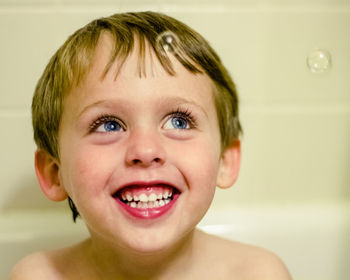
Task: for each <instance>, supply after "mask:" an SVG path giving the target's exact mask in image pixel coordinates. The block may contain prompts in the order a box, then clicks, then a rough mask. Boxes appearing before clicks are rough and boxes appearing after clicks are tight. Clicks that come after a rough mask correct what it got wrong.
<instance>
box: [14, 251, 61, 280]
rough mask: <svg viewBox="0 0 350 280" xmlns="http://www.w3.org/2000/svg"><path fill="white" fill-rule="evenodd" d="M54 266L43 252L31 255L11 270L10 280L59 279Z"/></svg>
mask: <svg viewBox="0 0 350 280" xmlns="http://www.w3.org/2000/svg"><path fill="white" fill-rule="evenodd" d="M55 274H56V273H55V268H54V264H53V263H52V260H51V258H50V256H49V255H48V254H47V253H45V252H38V253H34V254H31V255H29V256H27V257H25V258H23V259H22V260H20V261H19V262H18V263H17V264H16V265H15V266H14V267H13V269H12V272H11V275H10V280H32V279H33V280H34V279H53V280H55V279H59V278H58V276H57V275H55Z"/></svg>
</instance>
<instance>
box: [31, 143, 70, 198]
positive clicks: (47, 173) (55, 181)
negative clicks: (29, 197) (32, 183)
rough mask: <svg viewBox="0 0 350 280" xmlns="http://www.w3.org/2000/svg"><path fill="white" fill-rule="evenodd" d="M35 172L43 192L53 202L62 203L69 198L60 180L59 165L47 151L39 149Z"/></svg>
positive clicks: (36, 156) (36, 154)
mask: <svg viewBox="0 0 350 280" xmlns="http://www.w3.org/2000/svg"><path fill="white" fill-rule="evenodd" d="M35 172H36V176H37V178H38V181H39V184H40V187H41V190H42V191H43V193H44V194H45V195H46V196H47V197H48V198H49V199H51V200H53V201H62V200H65V199H66V198H67V197H68V194H67V192H66V190H65V189H64V188H63V186H62V185H61V182H60V178H59V163H58V162H57V160H56V159H55V158H54V157H52V156H51V155H50V154H49V153H48V152H47V151H45V150H42V149H37V150H36V152H35Z"/></svg>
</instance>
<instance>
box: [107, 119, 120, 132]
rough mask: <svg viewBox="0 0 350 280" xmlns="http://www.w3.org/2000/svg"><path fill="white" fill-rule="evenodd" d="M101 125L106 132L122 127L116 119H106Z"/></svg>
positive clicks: (118, 129)
mask: <svg viewBox="0 0 350 280" xmlns="http://www.w3.org/2000/svg"><path fill="white" fill-rule="evenodd" d="M103 127H104V129H105V130H106V131H107V132H113V131H120V130H121V129H122V127H121V125H120V124H119V123H118V122H116V121H107V122H105V123H104V124H103Z"/></svg>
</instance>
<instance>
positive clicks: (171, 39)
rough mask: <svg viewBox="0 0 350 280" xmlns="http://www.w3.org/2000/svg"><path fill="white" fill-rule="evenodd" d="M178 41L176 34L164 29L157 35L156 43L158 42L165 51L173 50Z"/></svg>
mask: <svg viewBox="0 0 350 280" xmlns="http://www.w3.org/2000/svg"><path fill="white" fill-rule="evenodd" d="M178 42H179V39H178V37H177V35H176V34H174V33H173V32H171V31H164V32H163V33H161V34H159V36H158V37H157V44H159V45H160V47H161V48H162V49H163V50H164V51H165V52H172V53H173V52H175V50H176V49H177V46H178Z"/></svg>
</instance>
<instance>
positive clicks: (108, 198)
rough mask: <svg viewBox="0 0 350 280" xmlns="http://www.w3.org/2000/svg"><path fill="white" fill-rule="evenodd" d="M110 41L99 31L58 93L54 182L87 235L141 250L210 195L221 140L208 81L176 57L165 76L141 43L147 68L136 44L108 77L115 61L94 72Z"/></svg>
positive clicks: (190, 216)
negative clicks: (89, 60)
mask: <svg viewBox="0 0 350 280" xmlns="http://www.w3.org/2000/svg"><path fill="white" fill-rule="evenodd" d="M110 51H111V41H110V39H109V37H108V36H107V35H104V36H102V37H101V39H100V42H99V45H98V48H97V51H96V55H95V59H94V64H93V66H92V68H91V70H90V72H89V73H88V74H87V76H86V79H84V81H82V82H81V84H80V85H79V86H78V87H76V88H74V89H73V90H72V91H71V92H70V93H69V95H68V97H67V98H66V100H65V103H64V112H63V116H62V120H61V124H60V131H59V148H60V163H59V166H58V174H59V179H60V185H61V186H62V188H64V189H65V191H66V192H67V194H68V195H69V196H70V197H71V198H72V200H73V201H74V203H75V204H76V206H77V208H78V211H79V213H80V215H81V216H82V218H83V219H84V221H85V222H86V224H87V227H88V228H89V231H90V232H91V235H92V238H93V239H94V238H95V240H99V241H103V242H105V244H110V245H114V246H117V247H122V248H126V249H131V248H132V249H136V250H138V251H144V252H146V251H148V252H149V251H155V250H159V249H162V248H167V247H169V246H171V245H172V244H175V243H176V242H178V241H179V240H180V239H181V238H183V237H185V236H186V234H188V233H189V232H191V231H192V230H193V229H194V227H195V226H196V224H197V223H198V222H199V221H200V219H201V218H202V216H203V215H204V214H205V212H206V211H207V209H208V207H209V205H210V203H211V201H212V199H213V195H214V191H215V186H216V184H217V177H218V172H219V171H220V168H221V149H220V132H219V126H218V121H217V115H216V110H215V105H214V99H213V94H212V84H211V81H210V79H209V78H208V77H207V76H206V75H201V74H198V75H194V74H191V73H190V72H188V71H187V70H186V69H185V68H184V67H183V66H182V65H181V64H180V63H179V62H178V61H177V60H175V59H173V60H172V61H173V65H174V69H175V71H176V75H175V76H170V75H169V74H168V73H166V72H165V70H164V69H163V68H162V66H161V65H160V64H159V62H158V61H157V59H156V57H155V55H154V54H153V53H151V52H150V54H149V55H148V51H149V50H148V49H146V53H147V55H146V60H145V63H144V66H145V69H144V70H145V71H146V72H145V73H146V75H147V76H146V77H145V76H142V77H141V78H140V77H139V69H140V67H139V63H142V62H140V60H139V58H138V55H137V53H138V50H136V51H134V52H133V53H132V55H131V56H130V57H128V59H127V60H126V62H125V64H124V66H123V67H122V69H121V71H120V72H119V74H118V76H117V77H116V70H117V69H118V61H117V62H116V63H115V64H114V65H113V66H112V68H111V69H110V71H109V72H108V73H107V75H106V77H105V78H104V79H102V78H101V76H102V73H103V71H104V67H105V65H106V64H107V62H108V60H109V54H110ZM141 69H142V68H141ZM166 193H168V194H169V193H172V196H171V198H170V202H169V199H164V196H166ZM161 196H163V197H162V198H161ZM160 198H161V199H160ZM128 199H129V200H130V201H128ZM138 200H143V202H140V201H138ZM147 200H150V201H148V202H147ZM155 200H156V201H155ZM138 207H141V208H138Z"/></svg>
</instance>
